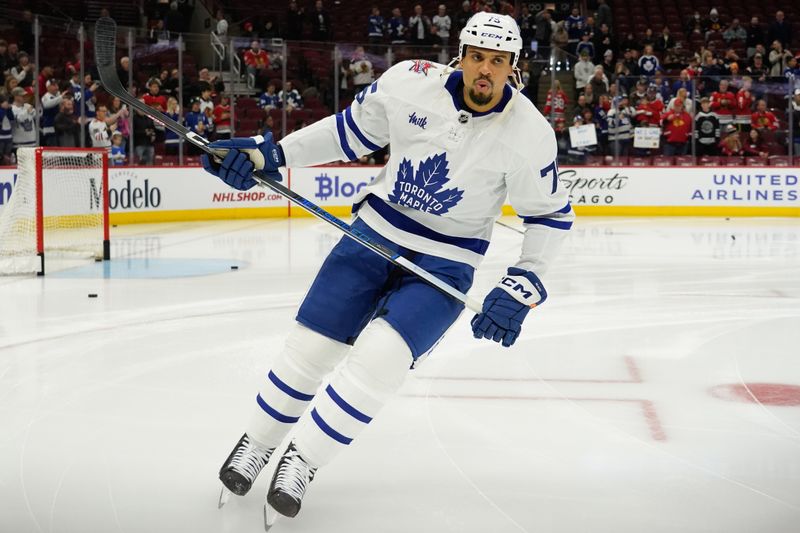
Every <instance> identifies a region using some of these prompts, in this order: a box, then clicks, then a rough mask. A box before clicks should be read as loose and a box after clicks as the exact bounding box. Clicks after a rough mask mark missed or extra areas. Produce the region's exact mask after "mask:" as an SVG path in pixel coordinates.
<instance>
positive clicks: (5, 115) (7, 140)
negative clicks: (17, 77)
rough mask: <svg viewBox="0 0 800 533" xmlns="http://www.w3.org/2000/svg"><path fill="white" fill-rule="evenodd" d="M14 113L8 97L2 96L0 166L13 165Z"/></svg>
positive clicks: (0, 108) (0, 105)
mask: <svg viewBox="0 0 800 533" xmlns="http://www.w3.org/2000/svg"><path fill="white" fill-rule="evenodd" d="M0 90H2V88H0ZM13 113H14V112H13V111H12V110H11V103H10V102H9V101H8V96H7V95H5V94H0V166H2V165H10V164H12V161H11V152H12V151H13V149H14V141H13V140H12V128H13V124H14V114H13Z"/></svg>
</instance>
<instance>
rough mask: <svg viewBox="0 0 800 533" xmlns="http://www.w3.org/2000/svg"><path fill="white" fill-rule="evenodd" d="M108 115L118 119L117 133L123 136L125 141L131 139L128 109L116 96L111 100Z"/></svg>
mask: <svg viewBox="0 0 800 533" xmlns="http://www.w3.org/2000/svg"><path fill="white" fill-rule="evenodd" d="M108 115H109V117H112V118H116V119H117V124H116V127H117V131H119V132H120V133H121V134H122V137H123V138H124V139H126V140H127V139H129V138H130V136H131V130H130V121H129V120H128V116H129V114H128V107H127V106H126V105H125V104H123V103H122V101H121V100H120V99H119V98H117V97H116V96H115V97H114V98H112V99H111V104H110V105H109V106H108Z"/></svg>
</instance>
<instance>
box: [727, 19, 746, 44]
mask: <svg viewBox="0 0 800 533" xmlns="http://www.w3.org/2000/svg"><path fill="white" fill-rule="evenodd" d="M722 38H723V39H725V42H727V43H730V42H731V41H746V40H747V30H746V29H744V27H743V26H742V25H741V24H740V23H739V19H737V18H735V19H733V20H732V21H731V25H730V26H728V28H727V29H726V30H725V31H724V32H722Z"/></svg>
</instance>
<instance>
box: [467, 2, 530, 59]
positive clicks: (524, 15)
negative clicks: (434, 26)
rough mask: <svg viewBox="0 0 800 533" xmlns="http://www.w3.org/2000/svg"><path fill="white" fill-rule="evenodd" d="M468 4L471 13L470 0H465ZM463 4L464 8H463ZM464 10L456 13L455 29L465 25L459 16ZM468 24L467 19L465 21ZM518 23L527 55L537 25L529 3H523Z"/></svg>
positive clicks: (524, 51) (524, 54) (523, 49)
mask: <svg viewBox="0 0 800 533" xmlns="http://www.w3.org/2000/svg"><path fill="white" fill-rule="evenodd" d="M464 4H466V9H467V13H468V14H469V15H471V14H472V13H471V12H470V11H469V2H464ZM463 9H464V8H463V6H462V10H463ZM461 13H462V12H459V14H458V15H456V21H455V29H456V31H460V30H461V28H463V26H461V25H460V24H461V22H460V21H459V18H458V17H459V16H461ZM464 24H466V21H464ZM517 25H518V26H519V36H520V38H522V54H523V56H526V55H527V53H528V51H529V50H530V49H531V41H533V35H534V28H535V26H536V20H535V19H534V16H533V13H531V10H530V8H529V7H528V4H522V10H521V12H520V14H519V17H518V18H517Z"/></svg>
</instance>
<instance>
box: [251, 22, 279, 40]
mask: <svg viewBox="0 0 800 533" xmlns="http://www.w3.org/2000/svg"><path fill="white" fill-rule="evenodd" d="M280 36H281V32H280V31H279V30H278V26H277V24H275V21H274V20H272V18H270V17H267V19H266V20H265V21H264V24H263V25H262V26H261V30H260V31H254V32H253V34H252V37H256V38H259V37H260V38H261V39H265V40H270V39H278V38H279V37H280Z"/></svg>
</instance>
